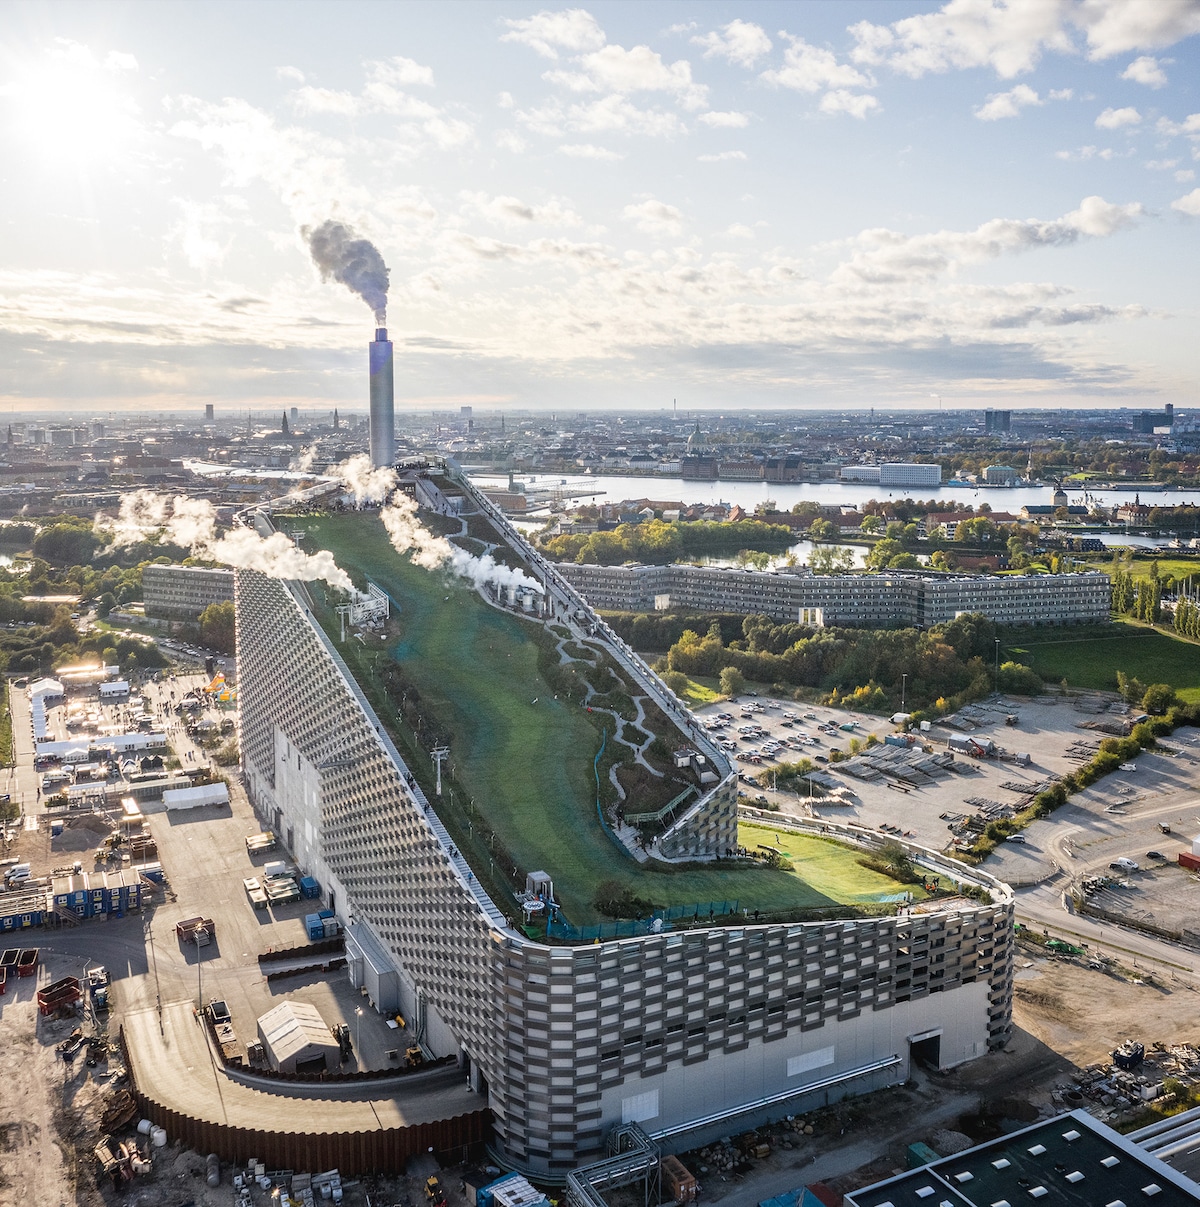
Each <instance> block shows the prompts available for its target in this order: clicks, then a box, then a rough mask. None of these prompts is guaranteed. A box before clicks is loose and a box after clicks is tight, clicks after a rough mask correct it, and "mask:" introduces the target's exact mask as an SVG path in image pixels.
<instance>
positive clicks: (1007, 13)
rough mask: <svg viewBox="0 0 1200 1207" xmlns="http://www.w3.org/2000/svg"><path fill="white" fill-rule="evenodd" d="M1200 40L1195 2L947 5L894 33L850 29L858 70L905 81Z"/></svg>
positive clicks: (1007, 72) (908, 20)
mask: <svg viewBox="0 0 1200 1207" xmlns="http://www.w3.org/2000/svg"><path fill="white" fill-rule="evenodd" d="M1195 33H1200V6H1197V5H1196V4H1195V3H1193V0H1124V2H1121V3H1113V2H1112V0H949V3H947V4H944V5H943V6H942V7H941V8H940V9H938V10H937V11H936V12H930V13H921V14H918V15H916V16H912V17H904V18H902V19H901V20H899V21H895V22H893V23H892V24H891V25H876V24H874V23H872V22H870V21H860V22H858V23H857V24H856V25H852V26H851V27H850V34H851V35H852V36H853V38H854V39H855V43H856V45H855V48H854V50H853V51H852V52H851V55H850V57H851V59H853V61H854V62H856V63H859V64H863V65H867V66H878V65H881V64H884V63H886V64H887V65H888V66H890V67H891V68H892V69H893V70H895V71H898V72H900V73H901V74H902V75H908V76H912V77H913V78H919V77H921V76H923V75H928V74H931V73H932V74H939V73H944V72H947V71H962V70H966V69H969V68H974V67H990V68H991V69H992V70H993V71H994V72H995V73H996V74H997V75H998V76H999V77H1000V78H1001V79H1012V78H1013V77H1014V76H1017V75H1022V74H1024V73H1025V72H1028V71H1032V70H1033V68H1034V67H1035V66H1037V64H1038V62H1039V61H1040V59H1041V57H1042V55H1043V54H1046V53H1054V54H1062V55H1075V54H1077V53H1079V50H1080V49H1081V48H1080V46H1079V44H1078V36H1079V35H1080V34H1082V36H1083V41H1084V45H1085V47H1086V50H1087V56H1088V58H1090V59H1093V60H1100V59H1107V58H1111V57H1112V56H1113V55H1117V54H1124V53H1127V52H1128V51H1131V50H1156V49H1159V48H1161V47H1165V46H1171V45H1173V44H1174V43H1175V42H1178V41H1180V40H1182V39H1183V38H1187V37H1190V36H1191V35H1193V34H1195Z"/></svg>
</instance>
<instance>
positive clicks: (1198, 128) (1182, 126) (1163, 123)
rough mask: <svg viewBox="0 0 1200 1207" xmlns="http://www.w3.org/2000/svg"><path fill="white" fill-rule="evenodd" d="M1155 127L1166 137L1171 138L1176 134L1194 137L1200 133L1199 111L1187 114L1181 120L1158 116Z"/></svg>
mask: <svg viewBox="0 0 1200 1207" xmlns="http://www.w3.org/2000/svg"><path fill="white" fill-rule="evenodd" d="M1156 129H1157V130H1158V132H1159V134H1162V135H1165V136H1166V137H1168V138H1173V137H1175V136H1176V135H1177V134H1183V135H1186V136H1187V137H1188V138H1195V137H1196V136H1197V135H1200V113H1192V114H1189V115H1188V116H1187V117H1185V118H1184V119H1183V121H1181V122H1173V121H1171V119H1170V118H1169V117H1160V118H1159V119H1158V125H1157V127H1156Z"/></svg>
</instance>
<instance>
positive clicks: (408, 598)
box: [287, 514, 902, 926]
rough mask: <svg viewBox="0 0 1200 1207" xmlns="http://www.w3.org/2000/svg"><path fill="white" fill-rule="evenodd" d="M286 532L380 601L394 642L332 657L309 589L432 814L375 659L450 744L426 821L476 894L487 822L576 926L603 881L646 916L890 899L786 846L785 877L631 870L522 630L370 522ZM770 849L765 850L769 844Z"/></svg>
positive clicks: (581, 720) (831, 856)
mask: <svg viewBox="0 0 1200 1207" xmlns="http://www.w3.org/2000/svg"><path fill="white" fill-rule="evenodd" d="M297 526H302V527H303V528H305V529H306V530H307V531H308V533H309V536H308V538H307V539H306V541H305V546H304V547H305V549H306V550H308V551H312V550H313V549H317V548H327V549H329V550H331V551H332V552H333V554H334V556H335V558H336V559H337V562H338V565H340V566H341V567H342V568H343V569H345V570H346V571H347V572H348V573H349V574H350V575H351V577H352V578H353V579H354V580H355V582H356V583H357V584H358V585H359V586H360V587H363V586H365V579H366V578H368V577H369V578H371V579H372V580H373V581H374V582H375V583H377V584H378V585H379V586H380V587H382V588H383V589H384V590H385V591H387V592H388V594H389V595H390V596H391V598H392V601H393V612H392V622H391V623H392V627H393V629H394V634H393V635H392V636H390V637H389V639H388V641H387V642H386V643H380V645H379V646H378V647H374V646H364V645H363V644H362V643H360V642H359V641H358V640H356V639H355V638H353V637H350V638H349V639H348V640H347V641H346V642H345V643H344V644H342V643H340V642H339V641H338V635H339V634H338V624H337V618H336V616H335V615H334V614H333V612H332V610H331V608H329V607H328V605H327V604H325V605H324V606H323V589H322V588H321V587H320V585H318V584H314V585H310V594H311V596H312V597H313V599H314V603H315V604H316V605H317V612H318V615H319V616H321V619H322V623H323V624H324V626H325V630H326V632H327V634H328V635H329V636H330V638H331V639H332V640H333V642H334V644H335V645H336V646H337V647H338V649H339V651H340V652H341V653H342V655H343V657H344V658H345V660H346V662H347V664H348V665H349V666H350V667H351V669H352V671H353V672H354V673H355V675H356V676H357V678H358V679H359V682H360V684H361V685H362V687H363V689H364V691H365V692H366V693H367V695H368V696H369V697H370V698H371V699H372V701H373V703H374V704H375V706H376V710H377V712H379V714H380V715H381V717H382V718H383V720H384V721H385V722H386V723H388V725H389V728H391V729H392V731H393V736H394V737H395V738H396V739H397V745H398V746H399V747H400V749H401V750H402V751H403V752H405V757H406V758H407V759H409V760H410V763H411V767H412V770H413V771H414V773H415V774H416V775H417V776H418V778H419V779H420V780H421V782H422V786H423V787H425V789H426V793H427V795H429V797H430V798H431V800H432V799H434V797H433V791H432V782H433V770H432V761H431V760H430V759H429V758H428V757H427V753H426V754H415V753H414V743H413V737H412V733H411V731H409V730H407V729H406V727H403V726H400V725H398V724H397V722H396V717H395V710H394V709H393V708H391V707H390V706H389V705H388V704H387V702H386V698H385V696H384V693H383V691H382V689H381V688H380V686H379V684H378V682H377V681H375V679H374V675H373V673H372V664H373V661H374V659H375V658H394V659H396V660H397V662H398V663H399V664H400V665H401V666H402V668H403V671H404V674H405V676H406V677H407V678H408V679H409V681H410V682H412V683H413V684H414V685H415V686H416V688H417V690H418V691H419V692H420V693H421V697H422V707H423V708H424V709H426V710H427V712H429V713H431V714H432V715H433V716H435V717H436V719H437V721H438V723H439V724H440V725H441V726H443V727H444V728H445V729H446V730H447V731H449V732H450V734H452V738H451V742H450V749H451V760H450V761H451V763H452V765H453V770H454V778H455V781H456V783H457V785H458V787H459V791H458V792H457V793H456V799H455V802H454V805H453V806H451V804H450V801H449V795H448V793H447V796H446V797H444V798H443V799H442V800H441V801H436V800H435V801H434V803H435V808H436V810H437V812H438V814H439V816H441V817H442V818H443V820H444V821H445V822H446V824H447V826H448V827H449V828H450V830H451V832H452V833H453V834H454V836H455V839H456V841H458V842H459V845H460V848H461V849H462V850H463V851H464V853H466V854H467V856H468V858H470V860H471V862H472V864H473V865H474V866H475V867H476V868H477V869H478V870H479V874H480V879H481V880H482V881H483V882H484V883H487V884H490V885H492V886H495V884H496V881H495V879H493V877H492V875H491V874H490V872H491V869H489V867H488V864H489V859H490V855H489V851H488V849H487V846H486V845H485V844H481V843H480V842H478V841H477V837H476V836H475V834H474V827H472V829H471V831H470V832H468V827H467V823H468V820H469V819H470V818H471V817H472V816H483V817H485V818H486V819H487V821H488V823H490V825H491V826H492V827H493V828H494V830H495V832H496V835H497V837H498V838H499V839H500V840H501V841H502V842H503V844H504V845H505V846H506V847H507V848H508V850H509V851H510V852H511V853H512V856H513V858H514V859H515V860H516V862H517V864H518V865H519V867H520V869H521V872H522V874H523V873H524V872H527V871H533V870H537V869H544V870H545V871H547V872H549V873H550V875H551V876H552V877H553V879H554V884H555V891H556V895H557V896H558V898H559V900H560V902H561V904H562V906H563V909H564V912H565V914H566V916H567V918H568V919H569V920H570V921H571V922H573V923H574V924H575V925H577V926H578V925H585V924H589V923H594V922H596V921H599V920H600V918H599V916H598V915H597V914H596V911H595V910H594V908H593V906H592V900H593V898H594V896H595V894H596V890H597V888H598V887H599V885H600V884H601V883H602V882H603V881H606V880H615V881H617V882H618V883H620V884H621V885H622V886H628V887H629V888H630V889H631V891H632V892H633V893H634V894H635V895H636V896H637V897H639V898H641V899H643V900H646V901H651V902H653V903H654V905H655V906H667V905H690V904H693V903H701V902H704V903H706V902H709V901H717V900H733V899H737V900H738V901H739V902H740V903H741V905H742V906H743V907H744V908H749V909H762V910H764V911H776V910H789V909H795V908H801V907H808V906H830V905H839V904H855V903H861V902H867V901H878V900H879V898H880V896H881V895H883V894H887V893H895V892H898V891H900V890H901V887H902V886H900V885H898V884H897V883H896V882H895V881H893V880H890V879H888V878H887V877H885V876H882V875H879V874H878V873H875V872H871V871H869V870H867V869H865V868H862V867H861V866H860V865H859V864H858V863H857V862H856V857H857V856H856V852H854V851H852V850H850V849H848V848H845V847H841V846H839V845H837V844H835V843H831V842H825V841H823V840H820V839H806V838H801V837H799V836H795V835H786V836H783V837H782V842H783V844H784V850H785V851H786V852H788V853H790V854H793V855H794V857H795V870H794V871H788V870H785V869H779V870H770V869H767V868H765V867H760V866H745V865H728V866H724V867H694V868H679V869H674V868H647V867H645V866H644V865H639V864H637V863H636V862H635V861H634V860H633V859H632V857H630V856H628V855H626V854H625V853H624V852H623V851H621V850H620V849H619V848H618V847H617V846H616V844H615V843H614V842H613V841H612V839H610V838H609V837H608V835H607V834H606V833H605V832H604V830H603V828H602V827H601V825H600V822H599V820H598V818H597V815H596V805H595V782H594V779H593V771H592V760H593V758H594V757H595V755H596V752H597V751H598V750H599V747H600V740H601V733H600V727H599V724H598V722H599V721H600V719H601V718H599V717H598V716H597V715H596V714H592V715H591V716H589V715H588V714H586V713H585V712H584V711H583V710H582V708H581V706H580V705H578V704H568V703H566V702H563V701H558V700H556V699H555V698H554V693H553V691H552V690H551V689H550V688H549V687H548V686H547V684H546V681H545V680H544V679H543V677H542V675H541V673H540V671H539V669H538V665H537V660H538V647H537V646H536V645H535V644H534V642H532V641H531V640H529V632H530V630H529V627H528V624H529V622H526V621H522V620H520V619H518V618H517V617H516V616H514V615H510V614H508V613H504V612H500V611H498V610H497V609H495V608H492V607H489V606H488V605H487V604H485V603H484V602H483V601H482V600H481V599H480V598H479V596H478V595H477V594H476V593H475V591H474V590H473V589H472V588H471V587H469V586H467V585H466V584H464V583H463V582H462V581H461V580H456V579H452V578H449V577H447V576H444V575H442V574H431V573H429V572H427V571H425V570H421V569H419V568H416V567H414V566H412V565H411V563H410V562H409V561H408V559H407V558H402V557H400V556H398V555H397V554H396V553H395V552H394V551H393V550H392V548H391V545H390V543H389V542H388V539H387V534H386V533H385V531H384V529H383V526H382V524H381V523H380V521H379V519H378V518H377V516H375V515H374V514H358V515H334V516H325V517H303V518H300V519H296V518H289V520H288V522H287V527H289V528H295V527H297ZM329 602H333V601H329ZM397 634H398V635H397ZM604 720H606V721H608V722H609V723H610V724H611V719H609V718H604ZM464 796H466V797H467V798H473V801H474V806H473V807H474V810H475V813H474V814H472V813H471V812H470V810H469V809H464V807H463V806H465V805H467V801H465V800H464V799H463V797H464ZM764 833H766V832H765V831H764ZM768 838H769V839H770V841H772V842H773V841H774V831H771V832H770V833H769V835H768ZM765 841H767V839H764V838H762V837H761V836H759V835H758V834H757V833H751V834H749V835H748V837H747V838H746V839H743V842H744V843H745V844H746V845H749V846H750V847H751V848H752V849H753V848H754V847H755V846H756V845H757V844H758V843H759V842H765ZM510 870H511V869H504V871H505V872H508V871H510Z"/></svg>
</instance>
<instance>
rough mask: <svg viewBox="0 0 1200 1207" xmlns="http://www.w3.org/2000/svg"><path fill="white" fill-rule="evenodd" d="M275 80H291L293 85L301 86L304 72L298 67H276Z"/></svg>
mask: <svg viewBox="0 0 1200 1207" xmlns="http://www.w3.org/2000/svg"><path fill="white" fill-rule="evenodd" d="M275 78H276V79H277V80H291V81H292V82H293V83H295V84H303V83H304V72H303V71H301V70H300V68H299V67H287V66H284V67H276V68H275Z"/></svg>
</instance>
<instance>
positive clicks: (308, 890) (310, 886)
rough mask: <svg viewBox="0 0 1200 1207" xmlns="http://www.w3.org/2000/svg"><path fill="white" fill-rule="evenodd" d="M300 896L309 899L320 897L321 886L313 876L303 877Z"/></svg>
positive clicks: (301, 878)
mask: <svg viewBox="0 0 1200 1207" xmlns="http://www.w3.org/2000/svg"><path fill="white" fill-rule="evenodd" d="M300 895H301V896H302V897H306V898H309V899H311V898H314V897H319V896H320V895H321V886H320V884H318V883H317V881H316V880H315V879H314V878H313V877H312V876H301V877H300Z"/></svg>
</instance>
